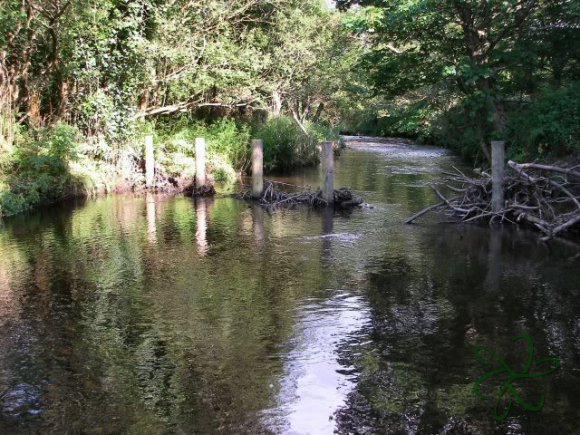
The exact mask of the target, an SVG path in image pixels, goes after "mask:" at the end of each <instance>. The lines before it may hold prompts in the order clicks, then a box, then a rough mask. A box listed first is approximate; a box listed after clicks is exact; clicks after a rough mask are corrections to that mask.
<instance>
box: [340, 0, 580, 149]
mask: <svg viewBox="0 0 580 435" xmlns="http://www.w3.org/2000/svg"><path fill="white" fill-rule="evenodd" d="M338 4H339V6H340V7H343V8H345V7H348V6H350V5H352V4H359V5H361V6H362V7H361V8H359V9H358V10H357V11H354V12H352V13H349V14H348V15H347V19H346V25H347V26H348V28H349V29H350V30H351V31H352V32H353V35H357V36H358V37H359V38H361V39H363V40H364V41H365V45H366V49H365V51H364V53H363V54H362V56H361V58H360V60H359V62H358V64H357V70H358V71H359V72H360V74H361V75H362V76H363V77H365V79H366V86H367V87H368V88H369V90H370V92H367V93H368V94H370V95H371V97H372V98H371V99H370V101H371V103H372V106H373V109H374V117H373V116H372V114H369V113H368V111H364V112H362V113H361V115H360V116H358V117H357V116H348V117H347V119H346V125H345V127H346V129H348V130H351V131H352V130H354V131H355V132H356V131H357V129H360V130H361V131H362V132H367V131H369V132H377V133H379V134H396V135H405V136H406V135H411V136H415V137H418V138H420V139H422V140H429V141H435V142H436V143H439V144H443V145H446V146H450V147H452V148H455V149H456V150H458V151H460V152H461V153H462V154H463V155H464V156H466V157H467V158H469V159H471V160H480V159H484V158H486V157H487V155H488V154H489V150H488V144H489V142H490V141H491V140H494V139H498V138H502V139H504V140H506V141H507V142H508V143H511V151H510V152H512V155H517V156H519V157H522V158H524V157H526V156H527V157H528V158H530V157H531V158H533V157H536V156H546V155H550V154H551V155H562V154H565V153H569V152H570V151H572V150H574V149H575V148H576V147H577V145H576V142H575V140H576V139H575V137H576V136H577V132H578V121H577V113H578V110H577V104H575V103H574V98H575V95H576V94H575V93H574V89H576V88H577V85H576V84H574V83H577V81H578V78H579V77H580V62H578V59H579V58H580V57H579V55H580V51H579V50H580V46H579V45H578V44H577V43H575V41H577V40H578V32H579V31H578V26H576V25H575V24H574V23H576V22H578V17H579V16H580V15H579V12H580V10H579V9H578V7H577V5H575V4H573V2H544V1H537V2H525V4H524V3H522V2H520V1H518V0H509V1H503V0H493V1H488V2H485V6H482V5H481V2H479V1H477V0H466V1H461V2H457V1H454V0H438V1H433V0H408V1H389V2H387V1H382V0H339V2H338Z"/></svg>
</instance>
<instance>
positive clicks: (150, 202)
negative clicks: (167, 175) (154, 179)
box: [145, 193, 157, 243]
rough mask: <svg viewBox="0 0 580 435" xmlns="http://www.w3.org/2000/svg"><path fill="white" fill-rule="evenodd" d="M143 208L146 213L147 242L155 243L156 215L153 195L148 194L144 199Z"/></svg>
mask: <svg viewBox="0 0 580 435" xmlns="http://www.w3.org/2000/svg"><path fill="white" fill-rule="evenodd" d="M145 204H146V205H145V207H146V213H147V240H149V242H150V243H156V242H157V214H156V207H157V205H156V202H155V195H154V194H152V193H148V194H147V196H146V198H145Z"/></svg>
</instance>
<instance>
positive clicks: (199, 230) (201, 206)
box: [195, 198, 213, 256]
mask: <svg viewBox="0 0 580 435" xmlns="http://www.w3.org/2000/svg"><path fill="white" fill-rule="evenodd" d="M212 206H213V200H212V199H209V198H197V199H196V200H195V213H196V229H195V241H196V244H197V252H198V254H199V255H200V256H205V255H207V252H208V251H209V243H208V241H207V229H208V219H209V215H210V213H211V209H212Z"/></svg>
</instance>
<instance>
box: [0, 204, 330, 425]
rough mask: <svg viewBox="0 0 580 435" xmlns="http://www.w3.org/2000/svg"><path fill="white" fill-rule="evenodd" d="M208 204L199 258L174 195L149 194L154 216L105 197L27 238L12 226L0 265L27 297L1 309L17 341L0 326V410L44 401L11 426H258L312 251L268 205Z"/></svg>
mask: <svg viewBox="0 0 580 435" xmlns="http://www.w3.org/2000/svg"><path fill="white" fill-rule="evenodd" d="M149 210H150V211H151V210H152V207H151V206H150V207H149ZM206 212H207V221H206V224H207V242H208V250H207V251H205V252H204V253H205V254H207V256H200V255H199V253H198V252H197V250H196V249H195V243H196V236H198V235H199V231H197V230H198V229H199V226H198V225H197V219H196V218H197V216H196V214H195V213H194V212H193V204H192V203H191V202H189V201H188V200H185V199H184V200H182V201H172V202H170V203H163V204H160V203H157V204H156V211H155V217H154V221H153V220H152V219H153V218H152V213H149V214H148V213H147V203H146V201H145V200H144V199H136V200H123V199H122V198H108V199H105V200H102V201H96V202H91V203H89V204H88V205H87V206H86V207H85V208H83V209H82V210H81V212H79V213H75V214H72V215H71V214H66V213H65V214H63V215H59V214H56V215H55V216H53V217H51V218H50V219H47V220H45V221H44V222H42V225H39V228H38V232H37V233H36V235H34V236H30V235H29V233H28V232H27V231H23V232H22V235H19V234H14V233H13V234H12V236H13V237H16V238H17V239H18V240H19V243H18V244H17V245H9V246H8V248H7V250H8V251H9V252H10V253H11V257H10V258H11V259H13V260H10V261H12V263H14V264H12V263H10V264H9V265H7V261H8V259H7V258H6V256H4V258H0V265H1V267H0V270H2V271H3V274H4V275H6V274H7V276H8V280H9V282H10V289H11V292H12V293H13V296H14V299H15V300H21V301H22V303H23V304H24V305H25V306H26V310H23V312H24V313H25V314H26V318H21V317H19V310H21V309H22V306H19V307H16V306H15V307H13V309H12V308H10V313H12V314H13V318H14V322H15V323H14V325H15V326H14V327H18V328H20V329H21V332H20V333H19V334H20V336H21V337H23V339H24V340H25V341H26V342H22V341H21V342H15V341H14V339H13V336H9V335H7V334H10V333H11V332H13V331H15V329H7V330H3V331H0V343H5V344H6V347H5V348H3V355H5V356H6V358H4V359H3V364H2V378H1V379H0V384H1V385H2V388H1V389H0V394H2V393H3V392H4V389H5V387H4V385H6V388H8V387H12V389H11V390H10V391H9V394H8V395H7V396H4V397H5V398H6V399H7V401H6V403H4V402H2V404H3V410H4V409H5V408H4V405H6V406H9V405H10V406H11V405H14V404H15V403H16V400H18V398H19V397H26V398H27V399H26V400H28V402H26V403H24V402H23V403H24V405H25V406H26V409H28V410H31V411H34V409H37V408H38V407H40V410H41V411H42V412H41V413H40V414H38V415H32V414H29V415H24V414H22V415H20V417H19V418H20V420H19V423H18V424H21V425H24V426H22V427H30V428H31V430H37V429H41V430H43V431H52V432H57V433H63V432H66V431H77V432H80V431H83V430H85V431H91V430H92V431H96V432H105V433H119V432H121V433H123V432H128V431H134V432H136V433H161V432H164V431H165V430H167V428H170V430H176V431H179V430H181V431H183V432H185V433H189V432H191V431H192V428H194V429H195V430H196V431H199V432H201V433H212V432H216V431H220V430H221V431H229V432H238V431H242V432H253V433H265V432H267V429H266V428H264V427H263V426H262V424H261V422H260V415H259V413H260V411H261V410H263V409H268V408H270V407H271V406H272V405H273V403H272V399H273V398H275V396H276V389H277V388H278V387H279V386H278V382H277V378H279V377H281V376H282V370H283V367H282V366H283V362H282V361H281V360H280V351H281V347H282V346H283V345H284V344H285V343H288V342H289V341H290V336H291V333H292V327H293V325H294V322H295V319H294V318H293V317H292V316H291V315H289V313H291V312H292V310H293V308H294V307H295V306H296V303H297V301H300V300H301V298H302V296H303V295H304V294H308V292H311V291H312V287H311V286H309V285H307V284H306V283H312V282H316V281H317V280H318V279H319V275H320V269H321V265H320V262H319V261H304V260H303V259H302V258H303V257H304V258H317V257H318V256H319V255H320V254H319V250H318V247H317V246H316V245H315V244H313V245H312V246H310V247H307V248H304V247H303V246H300V255H294V253H293V252H292V251H289V249H297V248H298V245H296V246H295V247H291V246H286V245H285V243H286V242H285V240H284V238H283V232H284V231H288V230H292V229H291V228H289V229H286V228H285V227H284V226H283V225H280V224H282V223H283V221H280V222H279V223H278V222H276V221H275V220H276V219H278V218H277V217H273V218H271V219H270V218H268V219H267V220H266V221H265V222H264V220H265V217H264V216H261V217H260V216H258V217H257V218H256V219H257V220H258V221H259V223H260V224H261V225H262V229H261V231H262V234H259V231H258V232H256V231H254V229H253V228H251V229H250V231H249V232H248V231H246V229H244V228H243V227H242V222H243V221H244V219H240V213H247V214H249V215H250V217H251V214H252V211H251V210H248V209H247V208H246V207H245V206H244V205H243V204H241V203H238V202H236V201H228V200H222V201H216V203H215V204H214V206H213V208H211V207H208V208H207V209H206ZM153 224H155V243H151V240H152V239H151V235H152V231H151V229H152V227H153ZM274 224H275V225H276V231H279V232H280V234H279V240H278V241H273V242H271V241H270V238H269V232H270V231H272V228H271V226H272V225H274ZM0 242H1V240H0ZM254 245H255V248H256V249H253V247H254ZM192 246H193V247H194V248H193V249H192ZM248 247H250V248H252V249H253V250H252V252H253V253H255V255H245V253H247V252H248ZM310 251H311V252H310ZM280 252H285V253H287V254H285V255H284V258H285V261H284V263H283V264H281V263H280ZM17 254H18V255H17ZM208 257H211V258H208ZM210 260H211V261H210ZM298 269H300V270H301V275H300V276H298V277H297V276H296V275H295V274H294V271H296V270H298ZM6 270H8V272H6ZM10 270H14V273H13V274H10ZM272 270H276V274H272V273H271V272H269V271H272ZM280 283H284V286H283V288H282V289H281V285H280ZM4 287H5V286H4ZM2 288H3V287H2ZM19 298H20V299H19ZM4 381H6V382H4ZM34 407H37V408H34ZM6 409H7V408H6ZM23 409H24V408H23ZM6 424H8V423H6ZM6 424H5V423H4V422H2V423H0V428H1V429H4V428H6V427H7V426H6ZM26 425H28V426H26ZM9 432H10V431H9Z"/></svg>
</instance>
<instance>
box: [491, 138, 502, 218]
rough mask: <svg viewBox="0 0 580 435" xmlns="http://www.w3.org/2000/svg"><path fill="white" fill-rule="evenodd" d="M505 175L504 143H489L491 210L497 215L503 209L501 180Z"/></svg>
mask: <svg viewBox="0 0 580 435" xmlns="http://www.w3.org/2000/svg"><path fill="white" fill-rule="evenodd" d="M504 173H505V142H504V141H499V140H498V141H492V142H491V181H492V193H491V209H492V211H493V212H494V213H497V212H499V211H501V210H502V209H503V206H504V199H503V180H504Z"/></svg>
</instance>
